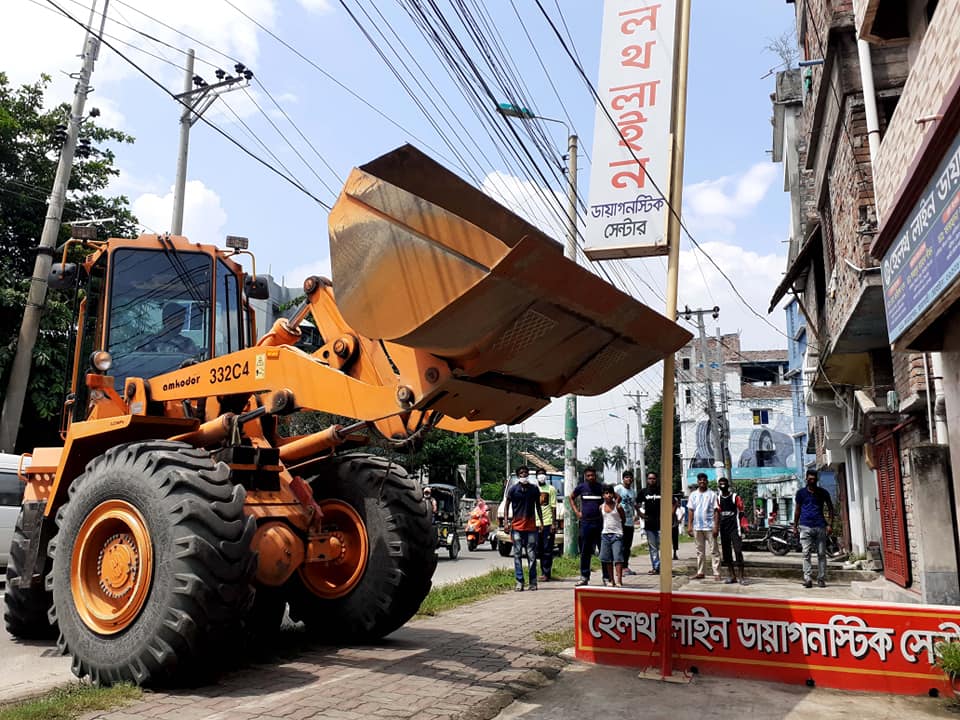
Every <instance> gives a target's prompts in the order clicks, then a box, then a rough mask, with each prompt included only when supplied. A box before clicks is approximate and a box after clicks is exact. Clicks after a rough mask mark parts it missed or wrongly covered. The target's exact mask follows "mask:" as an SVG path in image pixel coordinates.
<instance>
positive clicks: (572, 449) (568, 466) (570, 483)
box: [563, 133, 580, 557]
mask: <svg viewBox="0 0 960 720" xmlns="http://www.w3.org/2000/svg"><path fill="white" fill-rule="evenodd" d="M567 163H568V164H567V192H568V194H567V199H568V207H567V213H568V220H569V225H568V230H567V259H568V260H570V261H571V262H576V261H577V136H576V135H574V134H573V133H570V135H569V137H568V138H567ZM577 432H578V430H577V396H576V395H567V407H566V413H565V416H564V423H563V495H564V500H563V503H564V514H563V525H564V530H563V554H564V555H566V556H567V557H576V556H577V555H579V554H580V544H579V538H580V524H579V523H578V522H577V516H576V513H574V512H573V506H572V505H571V504H570V500H569V497H570V494H571V493H572V492H573V489H574V488H575V487H576V486H577Z"/></svg>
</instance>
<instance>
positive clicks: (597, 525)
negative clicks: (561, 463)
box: [569, 467, 607, 587]
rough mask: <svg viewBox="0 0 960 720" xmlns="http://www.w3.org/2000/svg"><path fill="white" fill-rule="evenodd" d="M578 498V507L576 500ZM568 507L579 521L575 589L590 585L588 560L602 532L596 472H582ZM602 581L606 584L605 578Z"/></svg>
mask: <svg viewBox="0 0 960 720" xmlns="http://www.w3.org/2000/svg"><path fill="white" fill-rule="evenodd" d="M577 498H580V507H577V503H576V500H577ZM569 499H570V506H571V507H572V508H573V512H574V514H575V515H576V516H577V520H579V521H580V579H579V580H577V587H581V586H583V585H589V584H590V560H591V559H592V558H593V553H594V552H595V551H596V549H597V546H598V545H599V544H600V535H601V532H602V530H603V516H602V515H601V514H600V505H602V504H603V487H602V486H601V485H600V483H599V482H597V471H596V470H594V469H593V468H592V467H588V468H587V469H586V470H584V471H583V482H582V483H580V484H579V485H577V486H576V487H575V488H574V489H573V492H572V493H570V498H569ZM604 581H605V582H607V580H606V578H604Z"/></svg>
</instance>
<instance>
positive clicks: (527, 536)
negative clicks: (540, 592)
mask: <svg viewBox="0 0 960 720" xmlns="http://www.w3.org/2000/svg"><path fill="white" fill-rule="evenodd" d="M516 472H517V480H518V481H519V482H517V483H516V484H515V485H514V486H513V487H511V488H510V490H509V491H508V492H507V502H506V506H505V508H504V511H503V512H504V515H505V516H506V517H505V518H504V522H505V523H506V525H507V529H508V530H510V531H511V532H510V536H511V538H512V540H513V571H514V575H515V576H516V578H517V585H516V587H515V588H514V589H515V590H516V591H517V592H523V556H524V555H526V556H527V564H528V566H529V572H530V589H531V590H536V589H537V546H538V544H539V543H538V540H539V537H540V532H539V526H541V525H543V510H542V509H541V508H540V488H539V487H537V485H536V484H535V483H532V482H530V470H529V468H527V467H526V466H525V465H521V466H520V467H518V468H517V471H516ZM511 516H512V519H511ZM538 518H539V520H540V522H539V525H538V523H537V519H538Z"/></svg>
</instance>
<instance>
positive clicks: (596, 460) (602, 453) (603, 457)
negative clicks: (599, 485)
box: [590, 447, 610, 477]
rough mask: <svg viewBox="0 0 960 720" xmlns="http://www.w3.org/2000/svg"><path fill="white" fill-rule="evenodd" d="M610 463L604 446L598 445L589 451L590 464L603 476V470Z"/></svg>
mask: <svg viewBox="0 0 960 720" xmlns="http://www.w3.org/2000/svg"><path fill="white" fill-rule="evenodd" d="M609 464H610V453H609V452H607V449H606V448H602V447H598V448H594V449H593V450H591V451H590V466H591V467H592V468H593V469H594V470H596V471H597V475H600V476H601V477H602V476H603V471H604V470H605V469H606V467H607V466H608V465H609Z"/></svg>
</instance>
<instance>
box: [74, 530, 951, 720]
mask: <svg viewBox="0 0 960 720" xmlns="http://www.w3.org/2000/svg"><path fill="white" fill-rule="evenodd" d="M682 556H683V551H682V549H681V557H682ZM633 565H634V568H635V569H636V570H637V571H639V572H641V573H644V574H640V575H635V576H630V577H628V578H627V579H626V584H627V585H628V586H631V587H650V588H653V587H657V585H658V582H659V578H658V577H656V576H652V575H646V574H645V573H646V571H647V570H648V569H649V567H650V566H649V560H648V559H647V558H646V557H641V558H636V562H634V563H633ZM591 584H592V585H599V584H600V577H599V573H594V575H593V579H592V582H591ZM674 584H675V586H676V587H677V588H680V587H684V586H686V587H685V589H688V590H694V591H696V590H702V591H705V592H729V593H735V594H745V595H747V594H748V595H757V596H768V597H806V598H810V597H823V598H832V599H844V598H849V596H850V592H849V591H850V588H849V585H842V584H831V585H830V586H828V587H827V588H824V589H818V588H815V589H812V590H805V589H803V588H802V587H801V586H800V583H799V580H786V579H762V580H757V581H756V582H754V583H752V584H750V585H748V586H746V587H744V586H740V585H723V584H721V583H715V582H714V581H713V580H712V579H711V580H708V581H690V580H689V579H688V578H687V577H676V578H675V579H674ZM611 592H617V591H616V590H612V589H611ZM572 613H573V579H570V580H564V581H557V582H551V583H542V584H541V587H540V590H539V591H537V592H530V591H529V590H528V591H526V592H523V593H515V592H508V593H504V594H502V595H498V596H496V597H493V598H490V599H488V600H484V601H481V602H478V603H474V604H471V605H466V606H463V607H460V608H457V609H455V610H452V611H449V612H446V613H444V614H442V615H441V616H438V617H435V618H429V619H423V620H416V621H413V622H411V623H409V624H408V625H407V626H406V627H404V628H402V629H401V630H398V631H397V632H396V633H394V634H393V635H391V636H390V637H389V638H387V639H386V640H385V641H383V642H380V643H378V644H376V645H371V646H364V647H347V648H332V647H319V648H317V647H310V646H309V645H308V644H307V643H306V641H305V639H303V638H302V636H299V635H298V634H296V633H284V637H283V638H282V644H283V649H282V650H280V651H278V653H279V657H275V658H271V659H265V660H264V661H263V662H261V663H260V664H258V665H255V666H248V667H246V668H244V669H241V670H238V671H236V672H233V673H230V674H227V675H225V676H224V677H223V678H222V679H221V681H220V682H219V683H218V684H216V685H213V686H207V687H203V688H199V689H194V690H188V691H176V692H169V693H150V694H148V695H147V696H146V698H145V699H144V700H143V701H142V702H140V703H137V704H135V705H132V706H129V707H127V708H123V709H120V710H117V711H114V712H109V713H101V714H93V715H89V716H87V717H88V718H104V719H107V718H109V719H110V720H141V719H144V718H158V717H162V718H169V719H170V720H227V719H228V718H229V719H231V720H233V719H234V718H236V719H237V720H253V719H254V718H256V719H257V720H274V719H275V718H276V719H279V718H293V720H302V719H306V718H340V719H344V720H361V719H363V720H368V719H369V718H370V717H395V718H407V717H416V718H426V719H427V720H439V719H441V718H449V719H451V720H452V719H454V718H457V719H461V718H462V719H466V720H487V719H489V718H493V717H496V716H498V714H499V717H501V718H503V719H504V720H506V719H507V718H519V717H523V718H529V719H530V720H535V719H537V718H544V719H545V720H546V719H547V718H550V720H560V719H562V718H577V720H582V718H584V717H590V716H592V715H603V716H606V717H621V716H627V717H629V716H632V715H636V714H642V715H643V717H645V718H670V719H671V720H682V719H683V718H691V719H693V718H696V720H704V719H707V718H726V717H739V716H740V715H741V713H744V712H746V713H751V714H754V715H762V717H763V718H764V719H765V720H773V719H776V718H811V720H813V719H814V718H817V719H818V720H819V719H820V718H828V719H829V718H838V720H839V719H840V718H843V719H844V720H848V719H849V718H851V717H853V718H859V717H871V719H872V720H878V719H880V718H896V720H903V718H912V717H955V714H953V713H949V712H947V711H946V710H945V709H944V707H945V701H944V700H943V699H932V698H901V697H892V696H887V695H870V694H865V693H847V692H837V691H829V690H820V689H808V688H806V687H797V686H788V685H779V684H769V683H762V682H753V681H742V680H728V679H722V678H710V677H698V678H696V679H695V680H694V681H693V682H692V683H690V684H672V683H664V682H661V681H658V680H652V681H651V680H640V679H638V673H637V671H636V670H631V669H624V668H612V667H607V666H597V665H587V664H583V663H579V662H570V661H568V660H564V659H561V658H556V657H548V656H545V655H543V654H542V649H541V645H540V643H539V642H538V641H537V640H536V638H535V637H534V635H535V633H536V631H538V630H543V631H559V630H567V629H570V628H572V626H573V616H572ZM517 699H518V700H517ZM501 711H502V713H501Z"/></svg>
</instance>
